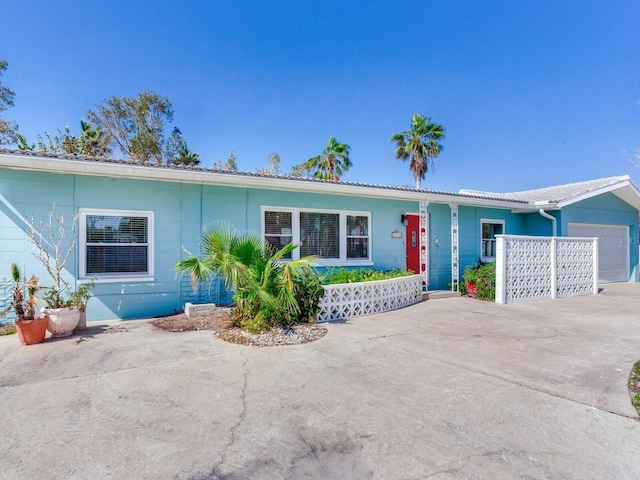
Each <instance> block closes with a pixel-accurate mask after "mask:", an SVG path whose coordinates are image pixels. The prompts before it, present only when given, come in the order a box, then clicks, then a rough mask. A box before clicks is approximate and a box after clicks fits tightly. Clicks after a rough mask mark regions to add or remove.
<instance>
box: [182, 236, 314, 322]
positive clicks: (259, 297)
mask: <svg viewBox="0 0 640 480" xmlns="http://www.w3.org/2000/svg"><path fill="white" fill-rule="evenodd" d="M296 248H298V245H294V244H292V243H289V244H288V245H286V246H285V247H283V248H281V249H280V250H278V251H274V250H273V249H272V247H271V246H270V245H269V244H268V243H267V242H265V241H264V239H262V238H261V237H260V236H259V235H258V234H255V233H239V232H237V231H235V230H233V229H232V228H231V227H230V226H228V225H217V226H214V227H212V228H210V229H208V230H207V231H205V232H204V233H203V235H202V247H201V256H200V257H196V256H194V255H191V256H190V257H189V258H186V259H184V260H180V261H178V262H177V263H176V265H175V267H174V269H175V270H176V271H178V272H186V273H189V274H190V275H191V280H192V282H193V284H194V287H195V286H196V285H197V284H198V282H200V281H202V280H205V279H207V278H208V277H209V276H211V275H221V276H222V277H224V279H225V282H226V285H227V287H233V289H234V290H235V294H234V297H233V299H234V302H235V315H236V320H237V321H238V323H239V324H240V325H241V326H243V327H245V328H246V329H247V330H249V331H251V332H253V333H258V332H260V331H262V330H266V329H268V328H269V326H271V325H279V324H289V323H292V322H295V319H296V318H297V316H298V315H299V314H300V313H301V309H300V305H299V304H298V300H297V298H296V278H299V277H300V276H301V275H304V274H305V272H307V271H308V270H309V269H310V268H311V262H312V261H313V260H314V258H315V257H311V256H309V257H303V258H300V259H298V260H291V261H287V262H281V260H282V259H283V258H287V257H288V256H289V254H290V253H291V252H292V251H293V250H295V249H296Z"/></svg>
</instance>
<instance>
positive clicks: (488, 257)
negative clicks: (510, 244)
mask: <svg viewBox="0 0 640 480" xmlns="http://www.w3.org/2000/svg"><path fill="white" fill-rule="evenodd" d="M503 233H504V220H489V219H484V218H483V219H482V220H480V236H481V238H482V243H481V246H480V258H481V260H482V261H483V262H486V261H493V260H495V258H496V235H502V234H503Z"/></svg>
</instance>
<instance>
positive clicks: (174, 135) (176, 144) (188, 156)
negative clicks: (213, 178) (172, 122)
mask: <svg viewBox="0 0 640 480" xmlns="http://www.w3.org/2000/svg"><path fill="white" fill-rule="evenodd" d="M165 156H166V158H170V159H171V163H173V164H174V165H184V166H186V167H195V166H197V165H199V164H200V155H198V154H197V153H196V152H192V151H191V150H189V146H188V145H187V142H186V141H185V139H184V138H183V137H182V132H181V131H180V129H179V128H178V127H175V128H174V129H173V131H172V132H171V135H170V136H169V138H168V139H167V142H166V147H165Z"/></svg>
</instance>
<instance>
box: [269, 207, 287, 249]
mask: <svg viewBox="0 0 640 480" xmlns="http://www.w3.org/2000/svg"><path fill="white" fill-rule="evenodd" d="M264 231H265V233H266V234H267V235H269V234H276V235H291V212H264ZM285 245H286V244H285Z"/></svg>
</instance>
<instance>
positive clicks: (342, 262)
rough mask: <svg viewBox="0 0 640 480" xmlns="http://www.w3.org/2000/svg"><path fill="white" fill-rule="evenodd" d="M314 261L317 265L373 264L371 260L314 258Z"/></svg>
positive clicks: (363, 265)
mask: <svg viewBox="0 0 640 480" xmlns="http://www.w3.org/2000/svg"><path fill="white" fill-rule="evenodd" d="M314 263H315V264H316V266H318V267H370V266H372V265H373V262H372V261H371V260H316V261H315V262H314Z"/></svg>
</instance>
